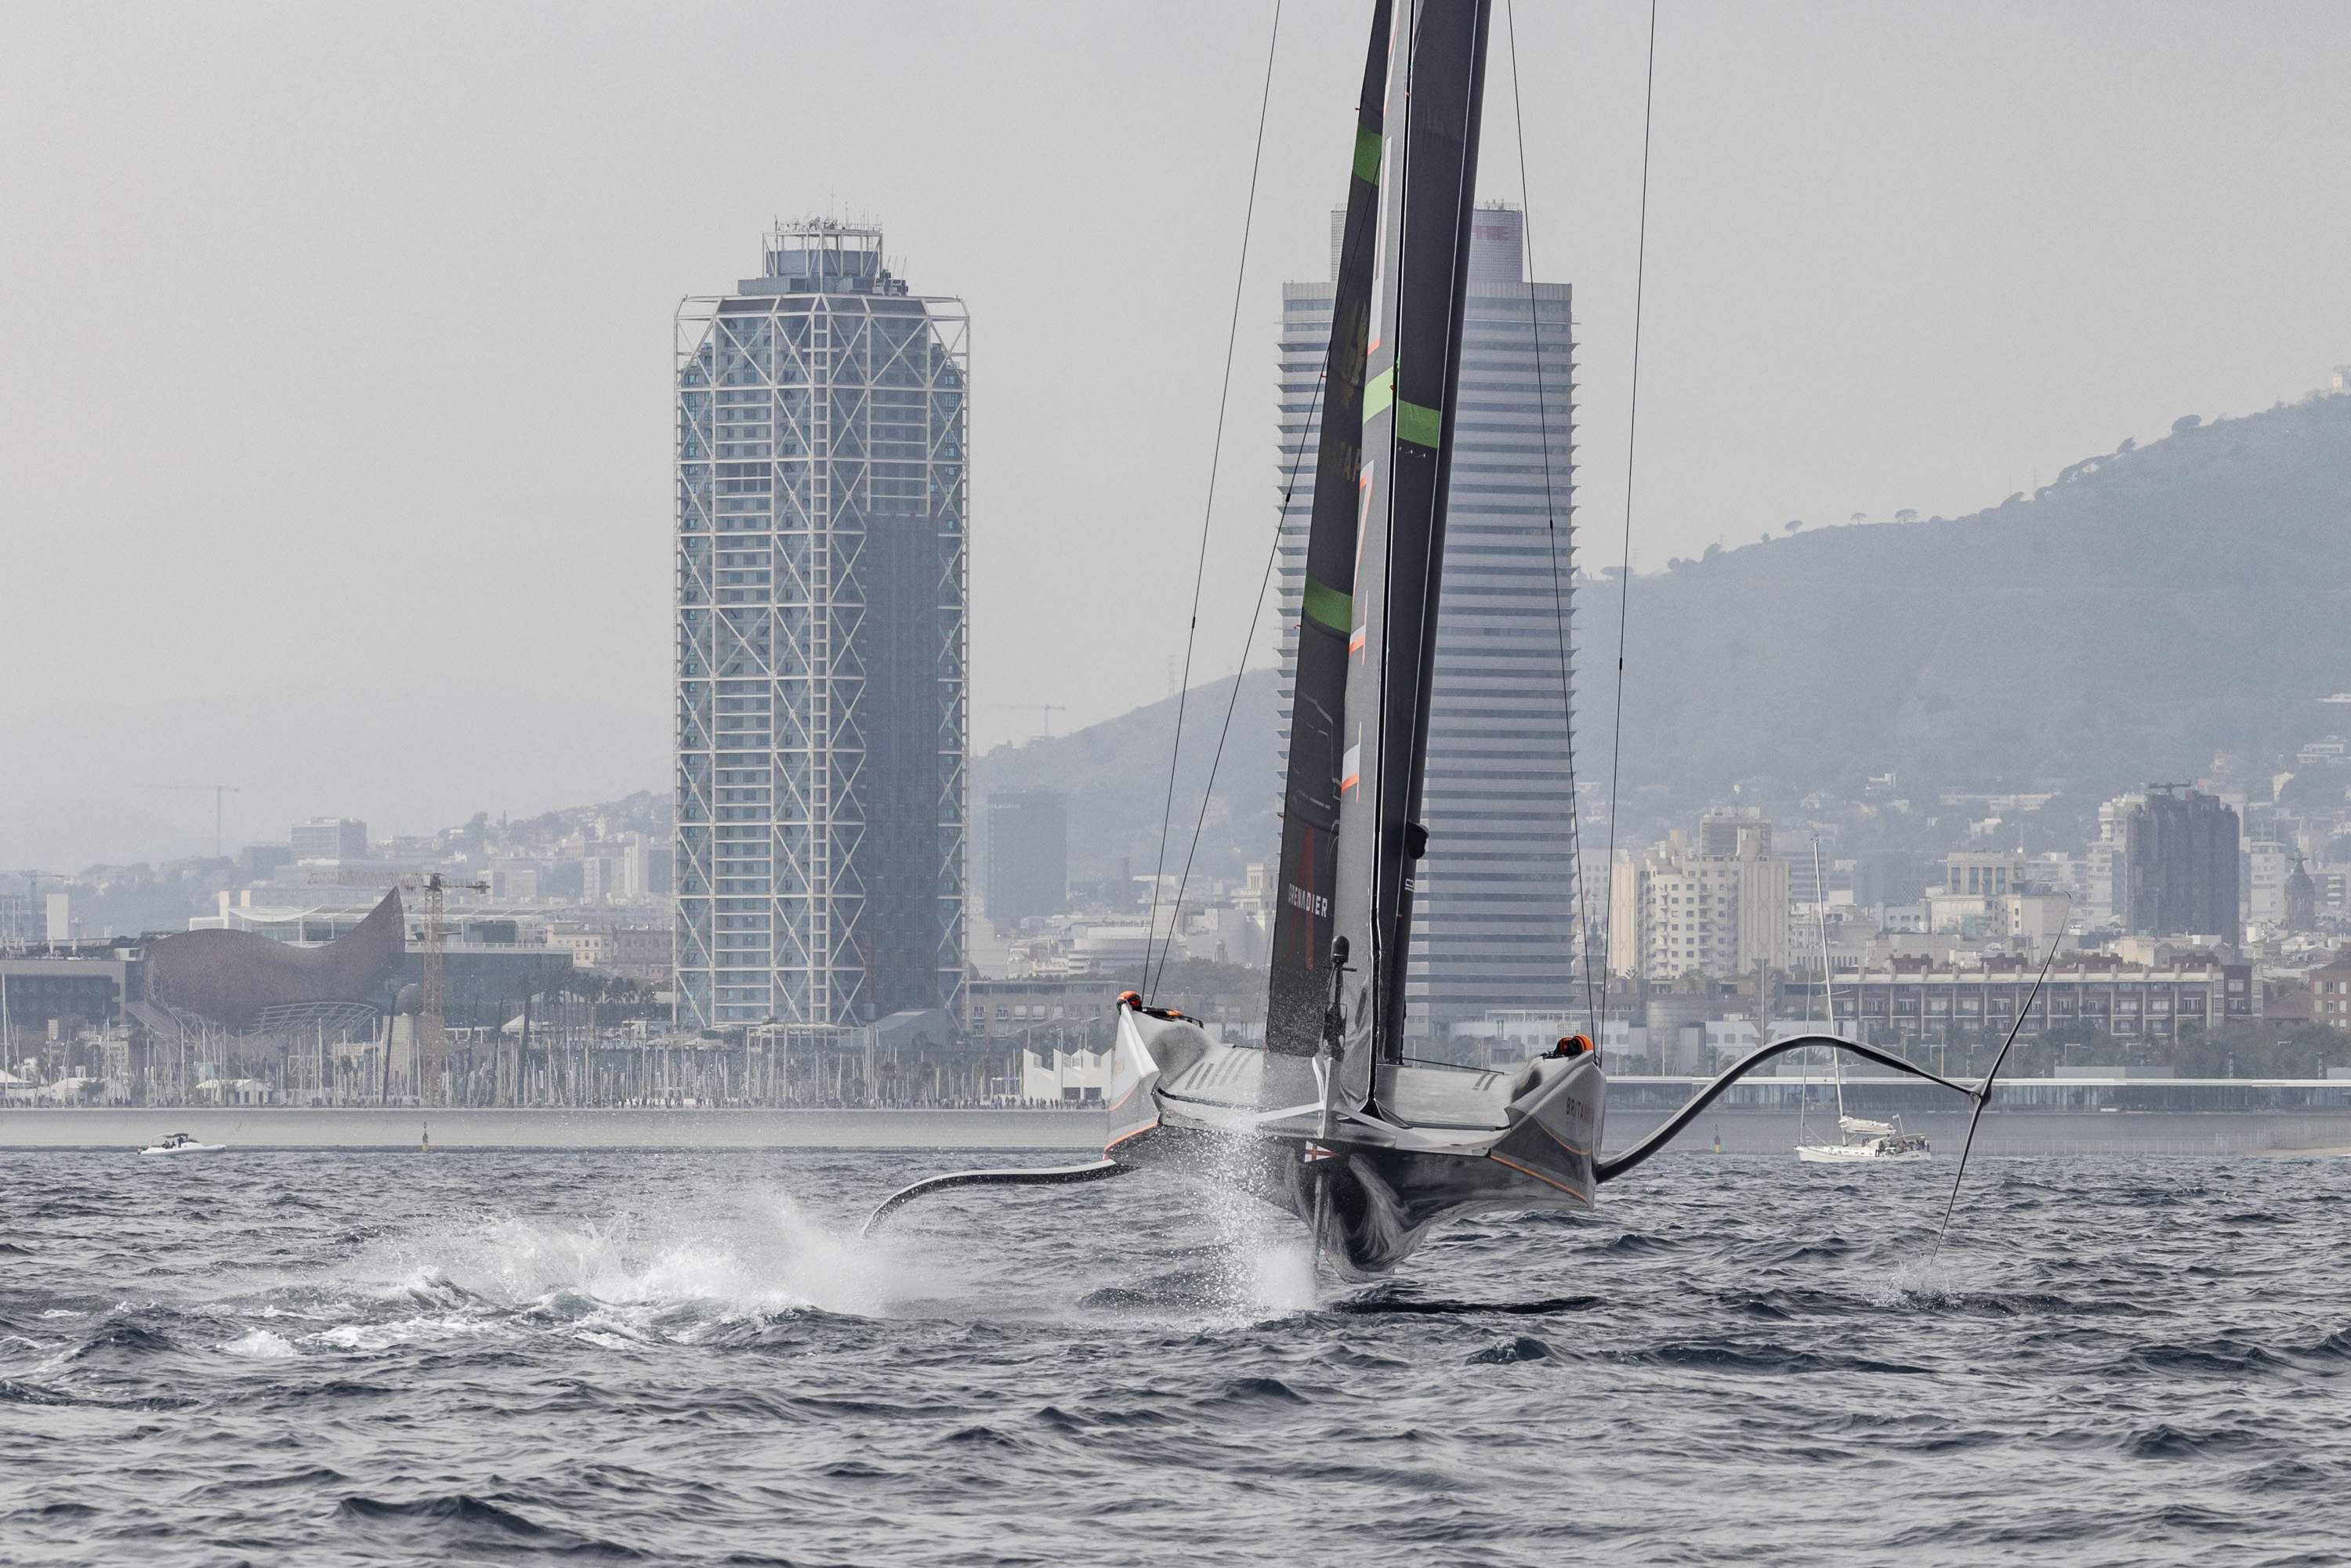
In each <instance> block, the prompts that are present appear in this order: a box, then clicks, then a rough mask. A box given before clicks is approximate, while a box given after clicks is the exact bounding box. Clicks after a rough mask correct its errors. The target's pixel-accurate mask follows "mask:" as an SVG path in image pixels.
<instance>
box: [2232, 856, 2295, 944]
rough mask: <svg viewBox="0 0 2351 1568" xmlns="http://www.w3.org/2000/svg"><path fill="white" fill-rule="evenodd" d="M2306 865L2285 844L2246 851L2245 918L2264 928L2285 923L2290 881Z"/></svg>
mask: <svg viewBox="0 0 2351 1568" xmlns="http://www.w3.org/2000/svg"><path fill="white" fill-rule="evenodd" d="M2301 863H2302V858H2301V857H2300V856H2299V855H2294V854H2292V853H2291V852H2289V851H2288V850H2287V849H2286V847H2285V846H2284V845H2283V844H2251V845H2248V846H2247V847H2246V850H2245V917H2246V918H2247V919H2249V920H2251V921H2252V922H2253V923H2254V924H2256V925H2284V924H2285V884H2286V879H2287V877H2288V876H2290V875H2291V874H2292V873H2293V872H2294V869H2295V868H2297V867H2299V866H2300V865H2301Z"/></svg>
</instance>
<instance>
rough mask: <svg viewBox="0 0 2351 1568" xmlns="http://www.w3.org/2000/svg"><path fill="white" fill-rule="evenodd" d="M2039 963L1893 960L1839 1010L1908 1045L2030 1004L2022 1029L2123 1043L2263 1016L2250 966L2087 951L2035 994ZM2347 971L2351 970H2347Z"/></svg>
mask: <svg viewBox="0 0 2351 1568" xmlns="http://www.w3.org/2000/svg"><path fill="white" fill-rule="evenodd" d="M2039 972H2040V966H2039V965H2038V964H2037V963H2035V962H2033V961H2032V960H2029V959H2026V958H2023V957H2016V958H2010V959H2005V960H1999V959H1995V960H1992V961H1991V962H1989V963H1987V964H1986V965H1985V966H1984V967H1981V968H1970V969H1962V968H1954V967H1950V966H1949V965H1948V964H1939V963H1937V962H1936V961H1934V960H1932V959H1928V958H1917V959H1904V958H1898V957H1897V958H1894V959H1892V960H1890V961H1889V962H1888V963H1887V964H1886V965H1885V966H1884V967H1873V968H1869V969H1865V970H1864V971H1863V972H1862V974H1861V975H1859V976H1858V977H1855V978H1853V979H1849V980H1843V981H1840V982H1839V983H1838V987H1837V1010H1838V1013H1839V1015H1840V1016H1850V1017H1855V1018H1858V1019H1859V1020H1860V1027H1861V1038H1862V1039H1864V1040H1869V1041H1871V1042H1873V1043H1875V1044H1879V1045H1907V1044H1917V1043H1932V1042H1934V1041H1937V1040H1946V1041H1948V1040H1959V1039H1963V1038H1968V1037H1981V1036H1986V1035H1991V1036H1997V1035H2002V1034H2005V1033H2007V1032H2008V1030H2009V1029H2010V1028H2011V1026H2013V1025H2014V1024H2015V1023H2016V1021H2017V1010H2018V1009H2020V1008H2023V1007H2025V1006H2026V1004H2027V1003H2028V1001H2029V1002H2030V1004H2031V1010H2030V1011H2029V1012H2028V1013H2027V1015H2026V1017H2025V1019H2024V1029H2023V1031H2022V1032H2023V1033H2025V1034H2026V1035H2028V1036H2038V1035H2040V1034H2042V1033H2043V1032H2044V1031H2045V1030H2050V1029H2053V1028H2059V1027H2081V1026H2087V1027H2089V1028H2090V1029H2092V1030H2096V1031H2098V1032H2100V1033H2104V1034H2109V1035H2113V1036H2115V1037H2116V1038H2117V1039H2122V1040H2178V1039H2179V1037H2180V1034H2181V1031H2182V1030H2188V1029H2191V1028H2199V1029H2200V1028H2209V1027H2211V1026H2213V1025H2216V1024H2220V1023H2223V1022H2226V1021H2229V1020H2231V1019H2241V1020H2251V1019H2253V1018H2255V1017H2257V1016H2259V1013H2260V1006H2259V993H2258V990H2257V988H2256V987H2255V984H2254V981H2253V971H2252V966H2251V965H2247V964H2223V963H2220V962H2218V961H2215V960H2202V961H2199V960H2198V959H2195V958H2193V957H2186V958H2175V959H2173V960H2172V961H2171V962H2170V963H2169V964H2168V965H2166V966H2164V967H2137V966H2133V965H2127V964H2124V963H2122V962H2120V961H2119V960H2116V959H2111V958H2108V959H2099V958H2085V959H2082V960H2080V961H2078V962H2076V963H2073V964H2069V965H2067V966H2066V967H2062V968H2056V969H2052V970H2051V971H2050V973H2049V977H2048V979H2047V980H2046V981H2045V982H2044V983H2043V985H2042V987H2041V989H2040V992H2039V994H2038V995H2037V996H2036V995H2035V994H2034V990H2033V982H2034V979H2035V977H2037V975H2038V974H2039ZM2346 974H2351V969H2346Z"/></svg>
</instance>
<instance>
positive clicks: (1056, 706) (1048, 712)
mask: <svg viewBox="0 0 2351 1568" xmlns="http://www.w3.org/2000/svg"><path fill="white" fill-rule="evenodd" d="M996 706H998V707H1009V708H1019V710H1020V711H1021V712H1023V713H1041V714H1043V715H1044V716H1045V738H1046V739H1048V740H1050V739H1051V738H1052V737H1053V716H1054V715H1055V714H1057V713H1067V712H1069V711H1070V710H1069V707H1068V706H1067V705H1066V704H1062V703H998V704H997V705H996Z"/></svg>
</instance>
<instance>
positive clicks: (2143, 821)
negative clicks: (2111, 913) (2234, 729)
mask: <svg viewBox="0 0 2351 1568" xmlns="http://www.w3.org/2000/svg"><path fill="white" fill-rule="evenodd" d="M2121 825H2122V845H2121V853H2120V854H2118V855H2117V856H2116V865H2115V879H2116V890H2115V904H2116V914H2117V915H2119V916H2120V918H2121V923H2122V927H2123V929H2124V930H2125V931H2126V932H2129V933H2132V934H2134V935H2137V936H2212V937H2217V938H2218V939H2219V940H2220V941H2222V942H2224V943H2227V944H2229V945H2230V946H2235V945H2236V943H2237V941H2238V939H2239V936H2240V934H2241V928H2240V925H2239V919H2238V890H2237V871H2238V867H2237V854H2238V839H2239V824H2238V819H2237V813H2236V812H2235V811H2234V810H2231V809H2230V808H2229V806H2228V805H2227V804H2226V803H2225V802H2223V801H2222V800H2220V799H2219V798H2218V797H2217V796H2212V795H2207V794H2204V793H2202V792H2200V791H2199V790H2196V789H2189V788H2188V787H2187V786H2185V785H2169V784H2165V785H2154V786H2150V787H2149V788H2148V789H2147V793H2146V794H2145V795H2144V796H2141V797H2139V798H2138V799H2137V800H2136V801H2135V802H2134V803H2133V804H2131V805H2130V806H2129V808H2128V809H2127V810H2126V811H2124V812H2123V813H2122V814H2121Z"/></svg>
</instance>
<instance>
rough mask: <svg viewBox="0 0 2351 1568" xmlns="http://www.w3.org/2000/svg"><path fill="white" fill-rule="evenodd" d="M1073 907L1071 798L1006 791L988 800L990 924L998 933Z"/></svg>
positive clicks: (1033, 791) (1051, 792)
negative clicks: (1071, 903) (1071, 881)
mask: <svg viewBox="0 0 2351 1568" xmlns="http://www.w3.org/2000/svg"><path fill="white" fill-rule="evenodd" d="M1069 907H1070V798H1069V797H1068V796H1067V795H1064V794H1063V793H1061V791H1060V790H1059V789H1007V790H999V791H998V792H997V793H996V794H993V795H990V796H989V797H988V798H987V918H988V919H989V920H990V921H992V922H993V923H994V924H995V925H997V926H998V929H1003V928H1007V927H1010V926H1014V925H1019V924H1020V922H1022V921H1023V920H1034V919H1040V918H1041V917H1043V916H1045V915H1061V914H1063V913H1066V912H1067V911H1068V909H1069Z"/></svg>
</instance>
